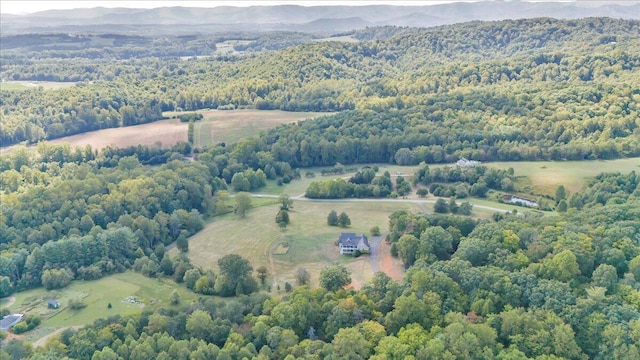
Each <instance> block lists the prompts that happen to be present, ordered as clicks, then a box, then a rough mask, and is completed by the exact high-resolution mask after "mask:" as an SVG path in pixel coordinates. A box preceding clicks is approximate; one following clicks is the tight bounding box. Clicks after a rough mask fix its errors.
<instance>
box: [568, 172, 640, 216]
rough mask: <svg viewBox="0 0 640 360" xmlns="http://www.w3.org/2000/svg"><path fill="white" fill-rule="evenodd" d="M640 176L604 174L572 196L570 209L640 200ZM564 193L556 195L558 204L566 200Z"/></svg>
mask: <svg viewBox="0 0 640 360" xmlns="http://www.w3.org/2000/svg"><path fill="white" fill-rule="evenodd" d="M639 184H640V176H638V175H637V174H636V172H635V170H634V171H632V172H630V173H628V174H621V173H603V174H599V175H597V176H596V177H595V178H594V179H592V180H591V181H589V182H588V183H587V184H586V185H585V187H584V188H583V189H582V190H581V191H579V192H576V193H573V194H571V196H569V199H568V206H569V207H570V208H575V209H582V208H583V207H594V206H597V205H606V204H608V203H618V204H620V203H625V202H627V201H629V200H631V199H638V198H640V186H639ZM562 195H563V192H562V191H560V193H559V194H558V192H557V193H556V201H558V203H560V202H562V201H563V200H564V196H566V191H565V195H564V196H562Z"/></svg>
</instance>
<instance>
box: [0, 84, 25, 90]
mask: <svg viewBox="0 0 640 360" xmlns="http://www.w3.org/2000/svg"><path fill="white" fill-rule="evenodd" d="M27 89H29V87H28V86H26V85H24V84H21V83H17V82H3V83H0V90H2V91H10V90H27Z"/></svg>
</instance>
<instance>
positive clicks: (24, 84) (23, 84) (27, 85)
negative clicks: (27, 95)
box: [0, 81, 76, 90]
mask: <svg viewBox="0 0 640 360" xmlns="http://www.w3.org/2000/svg"><path fill="white" fill-rule="evenodd" d="M75 85H76V83H75V82H67V81H5V82H2V83H0V89H1V90H26V89H32V88H36V87H43V88H44V89H53V90H56V89H62V88H67V87H71V86H75Z"/></svg>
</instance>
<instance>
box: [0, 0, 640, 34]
mask: <svg viewBox="0 0 640 360" xmlns="http://www.w3.org/2000/svg"><path fill="white" fill-rule="evenodd" d="M595 16H599V17H612V18H624V19H640V2H638V1H633V2H624V3H611V2H571V3H565V2H562V3H561V2H521V1H513V2H499V1H484V2H473V3H466V2H459V3H450V4H441V5H430V6H392V5H369V6H310V7H305V6H298V5H279V6H251V7H230V6H220V7H215V8H194V7H180V6H176V7H161V8H154V9H131V8H103V7H97V8H91V9H72V10H48V11H42V12H37V13H33V14H28V15H9V14H2V18H1V25H0V28H1V30H2V32H3V34H7V33H22V32H32V31H90V30H95V28H96V27H99V28H100V27H102V28H103V27H104V25H119V26H121V27H112V30H113V31H114V32H123V33H126V32H132V31H139V30H140V29H145V28H146V29H149V28H153V29H155V30H156V31H157V30H162V29H164V30H165V31H171V32H174V31H176V28H175V25H181V26H187V27H188V29H184V30H180V29H178V30H177V31H181V32H182V31H194V30H196V31H200V32H216V31H229V30H233V31H238V30H246V31H270V30H289V31H306V32H318V33H335V32H340V31H345V30H351V29H357V28H364V27H368V26H380V25H396V26H417V27H429V26H438V25H446V24H453V23H459V22H465V21H472V20H504V19H514V18H533V17H553V18H559V19H576V18H584V17H595ZM169 29H172V30H169Z"/></svg>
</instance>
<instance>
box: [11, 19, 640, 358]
mask: <svg viewBox="0 0 640 360" xmlns="http://www.w3.org/2000/svg"><path fill="white" fill-rule="evenodd" d="M639 34H640V22H638V21H627V20H613V19H599V18H593V19H583V20H553V19H533V20H513V21H499V22H472V23H466V24H460V25H452V26H444V27H438V28H433V29H409V28H395V27H383V28H371V29H365V30H360V31H357V32H354V34H353V35H354V37H356V38H358V39H361V40H363V41H361V42H357V43H340V42H317V43H315V42H314V43H311V42H308V41H309V38H307V37H305V36H303V35H301V34H290V35H291V38H290V39H289V40H283V39H280V38H278V39H276V38H277V36H276V35H273V37H269V36H263V37H262V38H260V39H257V40H256V39H255V38H254V39H253V40H254V41H255V43H253V45H244V46H246V48H242V49H241V48H238V50H243V51H245V50H246V51H249V52H251V50H250V49H254V50H255V54H250V55H247V54H245V55H243V56H226V57H211V58H204V59H196V58H192V59H187V60H184V59H179V58H176V57H175V56H178V55H179V54H182V53H181V51H187V52H188V51H195V52H198V51H204V50H203V46H204V47H207V46H208V50H207V51H209V50H215V43H216V42H217V41H214V39H207V38H206V37H201V36H196V37H194V38H185V39H183V40H184V41H180V40H179V39H181V38H168V39H170V40H167V41H169V43H170V44H168V47H167V48H166V49H165V50H163V51H164V52H163V53H159V52H158V51H160V50H159V49H157V47H158V46H160V45H158V43H157V42H154V41H155V40H154V39H153V38H144V37H140V38H139V37H125V38H126V39H122V43H120V44H119V47H118V46H116V44H115V41H116V40H117V39H116V38H114V37H108V36H107V37H104V38H102V37H100V36H99V35H91V36H88V38H90V39H89V40H88V41H87V46H86V48H78V49H76V47H78V46H79V45H78V44H77V42H78V41H79V40H78V39H69V41H70V44H73V47H74V48H73V49H65V48H64V47H61V48H56V49H53V48H52V49H49V50H46V51H44V49H41V48H40V46H44V45H46V41H45V40H46V39H48V38H47V37H45V36H34V37H31V38H28V39H23V40H25V43H26V44H25V45H24V46H23V47H21V45H20V41H21V39H22V38H20V37H16V38H11V41H10V42H8V44H10V47H13V48H11V49H8V50H10V51H9V52H7V56H8V57H7V59H10V61H7V62H5V61H4V57H5V48H4V47H3V63H2V65H1V68H0V70H1V73H2V78H3V79H21V80H33V81H36V80H56V81H60V80H63V81H79V82H78V84H76V85H75V86H73V87H68V88H63V89H56V90H53V89H51V90H50V89H44V88H35V89H25V90H6V89H2V91H0V105H1V106H2V112H3V113H2V129H0V132H1V133H0V141H1V142H2V145H3V146H4V145H10V144H15V143H19V142H28V143H37V145H36V146H34V147H33V148H26V147H24V146H16V147H14V149H13V150H12V151H11V152H10V153H9V154H6V155H5V154H3V156H2V157H0V199H1V201H0V297H4V296H8V295H11V294H13V293H15V292H18V291H23V290H27V289H30V288H34V287H40V286H44V287H46V288H47V289H56V288H62V287H65V286H66V285H68V284H69V283H70V282H71V281H72V280H74V279H84V280H93V279H98V278H100V277H103V276H107V275H109V274H112V273H116V272H122V271H125V270H129V269H131V270H133V271H138V272H140V273H142V274H144V275H145V276H148V277H167V278H171V279H173V280H175V281H176V282H178V283H182V282H184V284H185V285H186V288H187V289H189V290H190V291H194V292H196V293H198V294H200V295H201V297H200V298H199V300H198V301H194V302H192V303H183V304H181V303H180V299H179V298H177V299H175V304H180V305H181V306H179V307H177V308H172V309H167V308H164V307H160V308H158V309H157V310H145V311H142V313H141V314H137V315H126V316H124V315H122V316H120V315H117V316H113V317H110V318H108V319H102V320H98V321H96V322H95V323H93V324H91V325H88V326H87V327H85V328H82V329H79V330H74V329H67V330H65V331H64V332H62V334H61V335H60V336H59V337H56V338H54V339H53V340H52V341H51V342H50V343H48V344H47V345H46V346H44V347H39V348H32V347H31V346H30V345H29V344H28V343H23V342H22V341H20V340H17V339H11V340H6V341H4V342H3V345H2V348H1V349H0V357H1V358H5V357H8V358H14V359H20V358H32V359H52V358H53V359H57V358H73V359H96V360H97V359H120V358H122V359H151V358H157V359H218V358H219V359H244V358H259V359H297V358H310V359H321V358H323V359H324V358H331V359H333V358H335V359H344V358H349V359H365V358H373V359H405V358H415V359H447V360H449V359H504V360H506V359H539V360H554V359H603V360H604V359H640V346H639V345H638V344H640V287H639V286H638V284H639V283H640V198H639V197H640V187H639V186H638V185H639V183H640V177H638V175H637V174H636V172H635V171H634V170H635V169H629V171H628V172H625V173H606V174H600V175H598V176H596V177H595V178H593V179H590V180H589V181H588V182H587V183H586V185H585V186H584V187H583V188H582V189H581V190H580V191H575V192H572V193H570V194H567V192H566V190H565V189H564V187H562V188H561V189H560V188H559V189H558V190H557V191H556V194H555V197H552V196H551V194H548V196H549V198H550V199H551V200H549V201H552V202H553V203H554V204H555V206H556V209H557V210H558V211H557V212H556V213H545V214H542V213H534V212H525V213H519V212H516V211H514V212H509V213H496V214H495V215H494V216H493V217H492V218H491V219H487V220H479V219H473V218H470V217H469V216H459V215H455V214H425V213H422V212H421V213H410V212H407V211H397V212H395V213H393V214H392V215H391V216H390V217H389V223H388V226H387V228H386V229H384V230H385V231H384V232H388V236H387V237H386V240H387V241H388V242H389V243H390V244H391V251H392V253H393V254H395V256H397V257H398V258H400V259H401V260H402V262H403V264H404V265H405V268H406V273H405V276H404V280H403V281H401V282H398V281H395V280H392V279H391V278H389V277H388V276H387V275H385V274H384V273H381V272H378V273H376V275H375V276H374V277H373V279H372V280H371V281H370V282H368V283H366V284H363V286H362V288H361V289H360V290H354V289H344V285H348V284H349V283H350V282H351V279H350V277H349V274H348V273H347V271H346V269H345V268H344V267H342V266H340V265H336V266H331V267H327V268H325V269H324V270H322V271H321V273H320V285H321V286H320V288H311V287H309V285H308V282H309V278H308V277H309V274H308V273H307V274H306V275H305V274H304V273H301V274H300V277H299V278H298V279H297V280H298V283H297V284H295V285H296V287H295V289H292V285H291V284H288V285H289V287H288V288H286V289H284V292H278V293H275V294H276V295H274V293H273V292H271V291H270V290H271V289H267V288H266V287H265V284H264V278H263V276H266V275H265V273H264V272H263V271H262V270H261V269H255V270H256V272H257V275H256V276H255V277H254V275H253V274H254V269H253V267H252V264H250V263H249V262H248V261H247V260H245V259H243V258H242V257H241V256H239V255H234V254H232V255H228V256H225V257H223V258H222V259H220V261H219V262H218V268H219V273H213V271H211V270H209V269H202V268H199V267H197V266H195V265H193V264H191V263H190V261H189V258H188V257H187V256H185V253H188V251H189V249H188V247H189V246H188V241H187V238H188V237H189V236H191V235H193V234H195V233H196V232H198V231H200V230H201V229H202V228H203V226H204V224H205V221H208V220H210V219H211V218H212V217H213V219H212V220H211V221H215V215H217V214H220V213H222V212H225V211H229V208H228V206H226V205H225V202H228V203H230V202H232V200H231V199H230V197H229V192H228V191H227V190H231V189H233V190H235V191H241V192H242V191H253V190H256V189H259V188H261V187H264V186H265V185H266V184H267V181H268V180H271V181H277V182H279V183H287V182H290V181H295V179H296V178H299V177H300V173H301V170H300V168H304V167H311V166H318V165H322V166H334V165H337V164H368V163H374V162H382V163H395V164H399V165H416V164H420V163H421V162H425V163H426V165H421V166H420V168H419V169H418V171H417V172H416V174H415V176H413V178H406V179H405V178H404V177H402V176H396V177H395V181H392V180H391V175H390V174H389V173H388V172H386V173H382V174H380V173H378V171H377V168H376V167H368V166H365V167H363V168H361V169H358V171H357V172H355V174H354V175H353V176H352V177H351V178H350V179H348V180H346V179H345V180H342V179H340V180H336V181H334V180H329V181H322V180H321V181H315V182H312V185H311V186H310V187H309V188H308V189H307V196H309V197H317V198H336V197H394V196H402V195H403V194H406V193H409V192H411V191H413V188H414V187H420V188H421V190H424V188H425V187H427V188H428V189H429V190H428V191H429V192H431V193H433V194H435V195H437V196H441V197H447V198H450V200H449V204H448V205H446V202H444V200H442V199H440V201H442V202H443V203H444V204H445V205H444V206H448V208H445V209H444V211H442V212H443V213H444V212H449V211H450V210H451V212H452V213H456V212H457V210H456V211H453V210H454V205H455V204H456V203H455V200H457V199H465V198H467V197H470V196H473V197H480V198H481V197H484V196H485V195H486V193H487V192H488V191H489V189H494V190H505V191H508V190H509V189H510V188H512V187H513V183H514V182H516V181H517V178H516V177H515V175H514V174H513V172H512V171H507V170H496V169H491V168H489V167H484V166H477V167H472V168H466V169H459V168H442V169H440V168H437V167H429V164H434V163H444V162H454V161H455V160H457V159H458V158H459V157H462V156H464V157H467V158H469V159H473V160H482V161H485V160H542V159H553V160H563V159H573V160H583V159H610V158H617V157H628V156H640V130H639V129H640V120H639V119H640V109H639V108H638V105H637V104H638V102H639V101H640V89H639V88H638V84H639V83H640V75H639V74H640V72H639V71H638V68H639V67H640V55H638V54H640V40H638V39H639V37H638V35H639ZM47 36H53V35H47ZM56 36H58V35H56ZM56 36H53V37H56ZM58 37H59V36H58ZM29 39H30V40H29ZM64 39H66V38H64ZM99 39H110V40H109V41H113V42H109V43H107V45H104V43H100V42H99V41H98V40H99ZM26 40H29V41H26ZM125 40H126V41H125ZM105 41H106V40H105ZM299 43H304V44H302V45H295V44H299ZM149 44H151V45H149ZM154 44H155V45H154ZM89 45H91V46H94V45H95V46H96V48H95V49H93V50H92V48H90V46H89ZM3 46H5V45H4V37H3ZM7 46H9V45H7ZM69 46H71V45H69ZM83 46H84V45H83ZM192 46H193V47H194V48H193V49H191V50H189V47H192ZM138 47H140V49H142V50H140V51H137V50H135V49H137V48H138ZM281 47H284V48H282V49H280V50H277V51H274V50H272V49H273V48H281ZM109 48H113V49H112V53H111V55H109V56H110V57H109V61H106V60H105V61H93V60H92V59H91V57H92V56H93V55H90V54H92V52H93V51H97V53H95V54H96V56H98V57H100V56H101V55H100V53H101V52H104V51H108V50H105V49H109ZM21 49H22V50H21ZM96 49H97V50H96ZM23 50H24V51H23ZM132 50H135V51H133V52H130V51H132ZM136 51H137V52H136ZM32 53H39V54H40V55H39V56H37V57H34V58H33V59H34V60H33V61H31V60H29V61H27V58H28V57H29V56H30V54H32ZM65 54H66V55H65ZM127 54H128V55H127ZM189 55H196V53H189ZM115 59H117V61H116V60H115ZM223 107H224V108H241V107H247V108H257V109H283V110H318V111H331V112H333V111H338V113H336V114H333V115H327V116H323V117H321V118H317V119H313V120H307V121H303V122H298V123H296V124H288V125H282V126H279V127H277V128H275V129H271V130H268V131H264V132H263V133H262V134H261V135H260V136H258V137H253V138H249V139H245V140H242V141H240V142H238V143H235V144H218V145H215V146H211V147H207V148H193V147H192V146H191V144H188V143H179V144H177V145H175V146H173V147H170V148H160V147H157V146H156V147H146V146H137V147H130V148H121V149H118V148H111V147H107V148H105V149H103V150H101V151H96V150H95V149H93V148H91V146H87V147H85V148H71V147H70V146H69V145H52V144H49V143H47V142H43V141H40V140H42V139H52V138H57V137H62V136H65V135H69V134H76V133H82V132H85V131H89V130H95V129H101V128H109V127H118V126H130V125H135V124H140V123H146V122H151V121H155V120H158V119H160V118H161V117H162V112H163V111H169V110H190V111H193V110H198V109H204V108H223ZM39 141H40V142H39ZM336 168H340V169H342V167H341V165H337V166H336V167H334V169H336ZM303 171H304V170H303ZM326 171H329V172H330V171H333V170H326ZM241 194H242V193H241ZM242 195H246V194H242ZM240 197H242V196H237V198H240ZM234 201H235V199H234ZM436 205H438V204H436ZM462 205H463V206H462ZM462 205H461V207H463V208H464V209H465V210H464V211H461V213H466V214H468V213H469V212H470V209H471V207H470V205H469V203H463V204H462ZM437 212H438V211H436V213H437ZM371 225H372V226H373V225H376V224H371ZM247 226H250V224H249V223H247ZM256 236H259V234H257V235H256ZM174 242H175V243H176V246H177V248H178V249H179V251H180V253H179V254H178V255H176V256H173V257H172V256H170V255H169V254H168V252H167V251H166V246H167V245H170V244H172V243H174ZM261 285H262V286H261ZM211 295H216V296H217V297H213V296H211ZM221 297H225V299H222V298H221ZM37 323H38V320H37V318H36V319H33V318H29V322H28V325H27V324H26V323H25V325H24V326H22V325H21V327H27V326H37ZM21 331H22V330H21ZM0 335H1V336H0V339H2V338H4V336H5V334H3V333H0ZM0 341H1V340H0Z"/></svg>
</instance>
